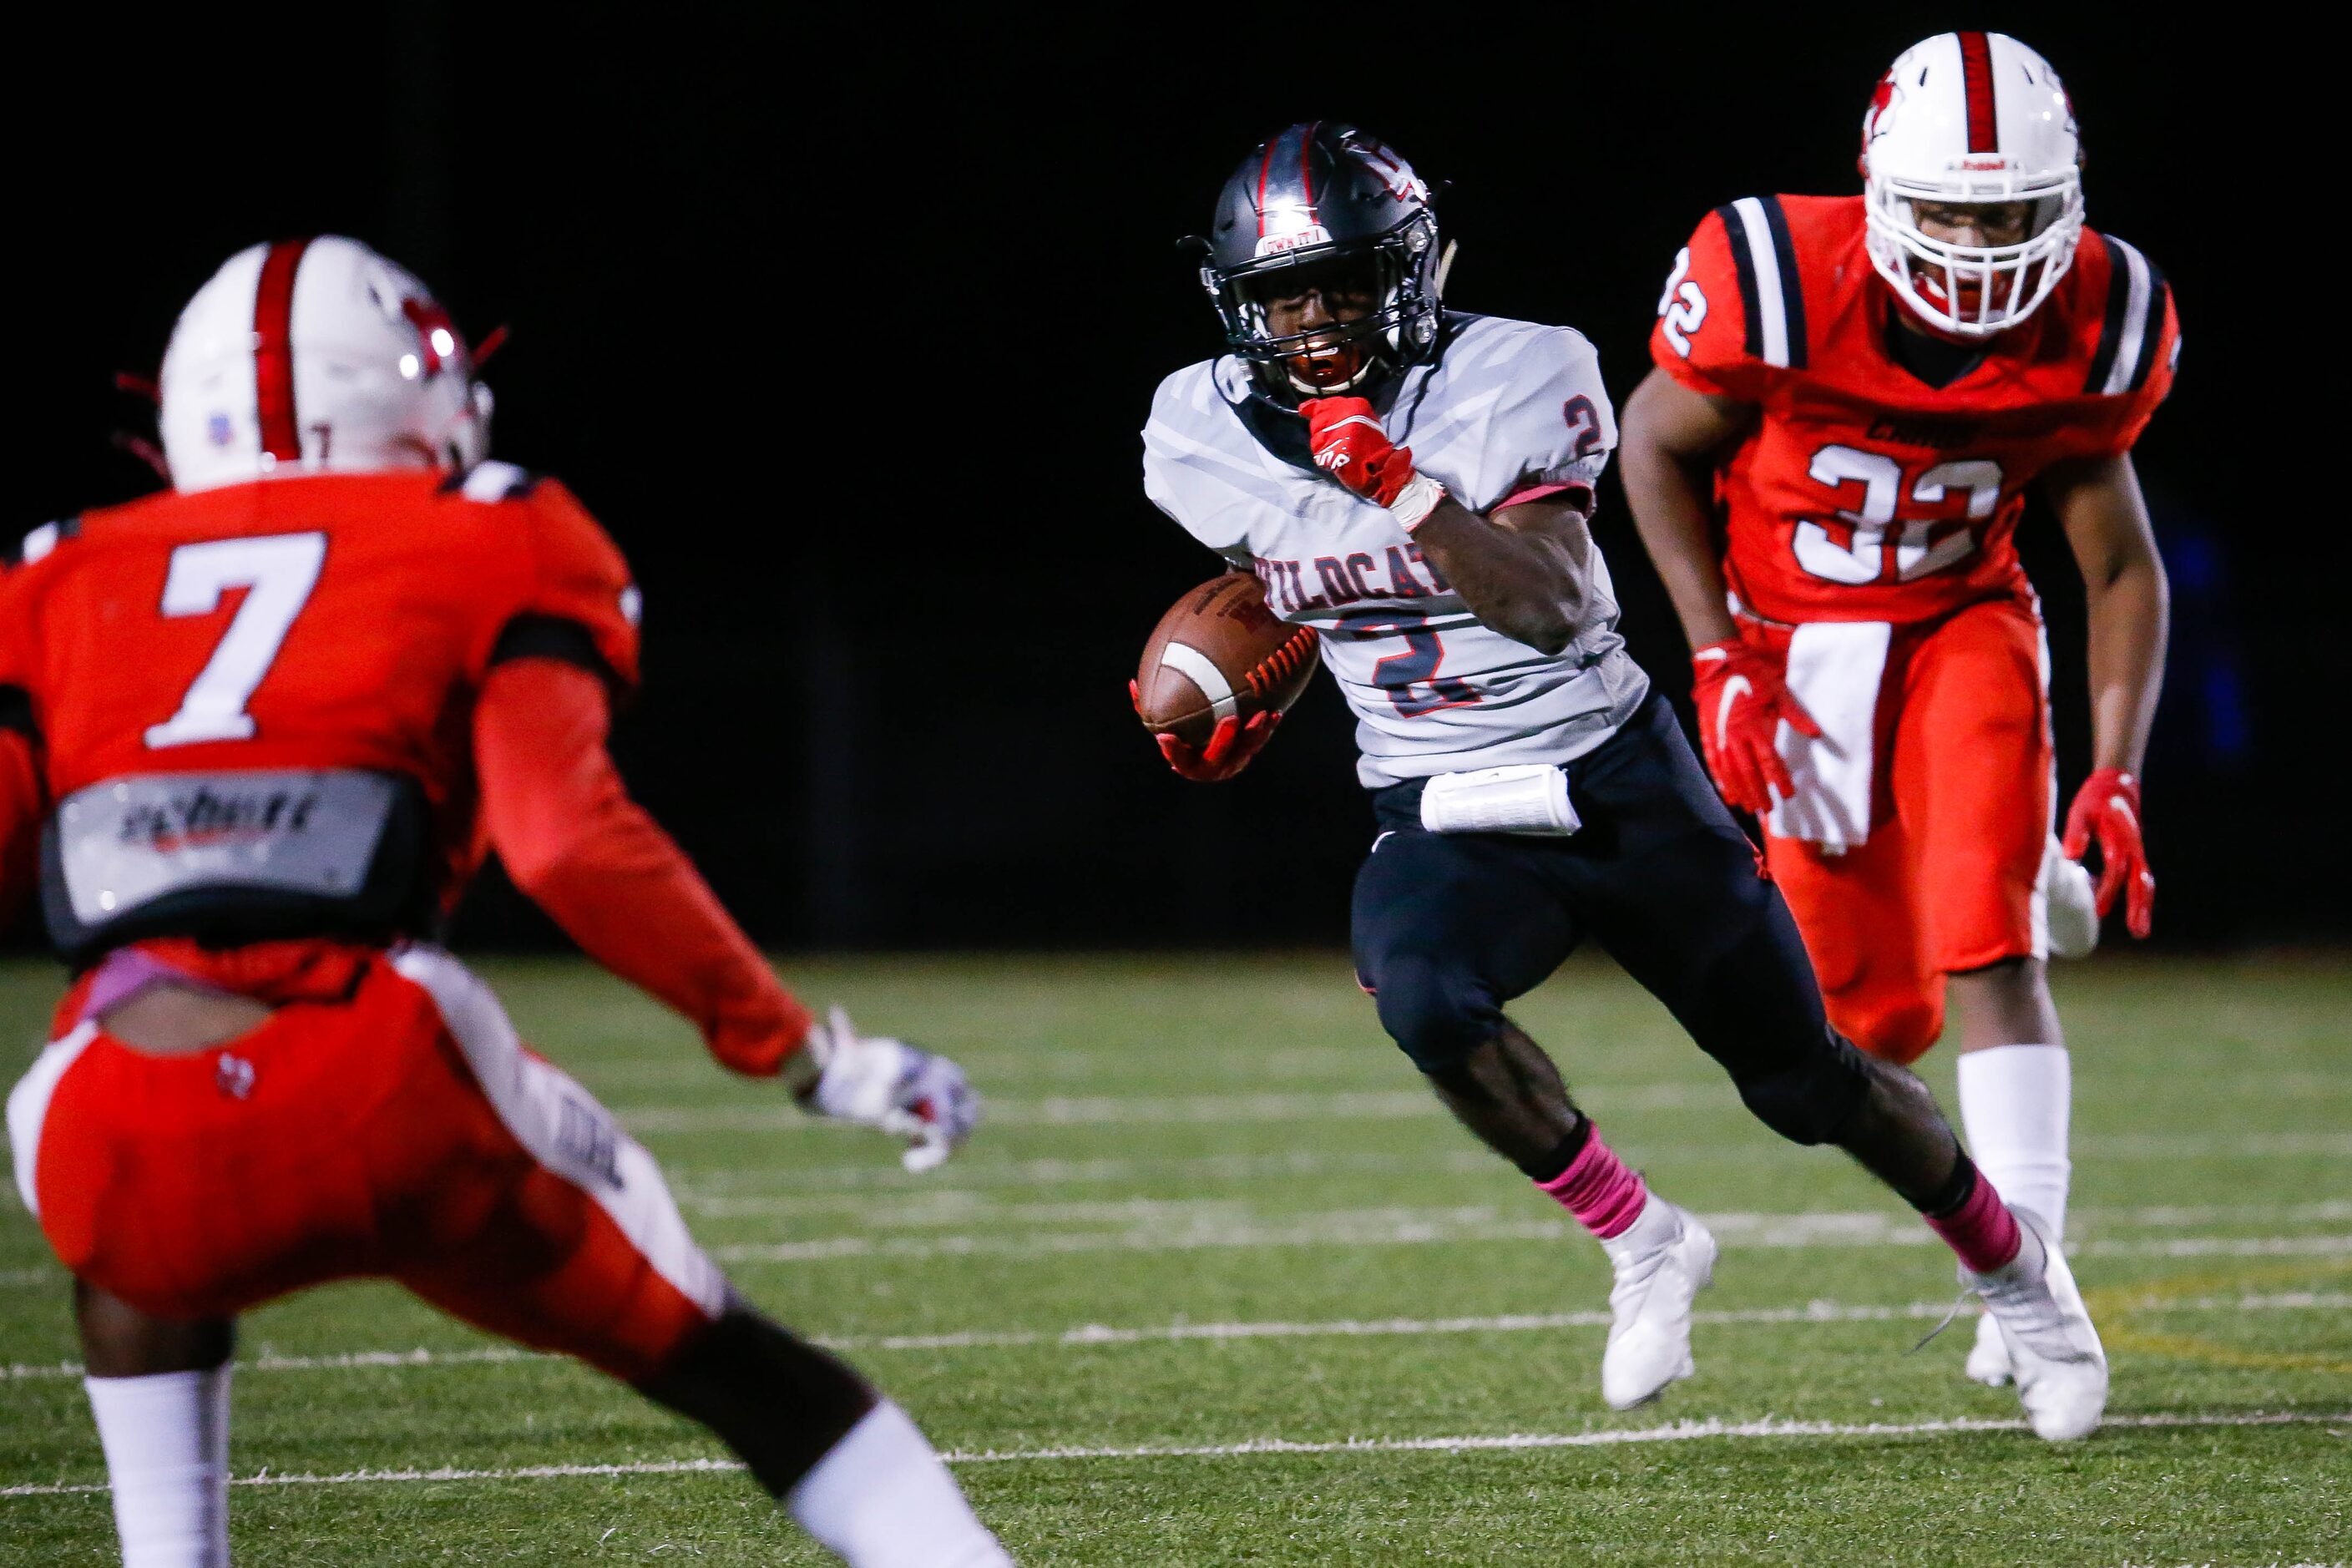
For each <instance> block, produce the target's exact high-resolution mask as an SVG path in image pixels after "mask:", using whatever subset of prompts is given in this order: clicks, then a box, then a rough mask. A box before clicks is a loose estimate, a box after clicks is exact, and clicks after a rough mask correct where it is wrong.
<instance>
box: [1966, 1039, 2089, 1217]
mask: <svg viewBox="0 0 2352 1568" xmlns="http://www.w3.org/2000/svg"><path fill="white" fill-rule="evenodd" d="M1958 1072H1959V1079H1960V1121H1962V1123H1963V1124H1964V1125H1965V1126H1966V1127H1967V1129H1968V1134H1969V1155H1970V1157H1971V1158H1973V1159H1974V1160H1975V1161H1976V1163H1977V1168H1978V1169H1979V1170H1980V1171H1982V1172H1983V1173H1985V1174H1986V1175H1987V1176H1988V1177H1990V1179H1991V1181H1992V1184H1993V1187H1994V1188H1995V1190H1997V1191H1998V1192H1999V1193H2000V1195H2001V1197H2002V1198H2003V1199H2005V1200H2007V1201H2008V1202H2010V1203H2012V1204H2015V1205H2017V1206H2018V1207H2020V1208H2026V1209H2032V1211H2033V1212H2034V1213H2035V1214H2036V1215H2040V1216H2041V1217H2042V1219H2044V1220H2046V1221H2048V1222H2049V1225H2050V1237H2051V1239H2052V1240H2053V1241H2058V1240H2063V1238H2064V1237H2065V1234H2066V1186H2067V1181H2068V1178H2069V1177H2070V1176H2071V1175H2072V1173H2073V1172H2074V1163H2073V1162H2072V1161H2070V1160H2069V1159H2068V1158H2067V1157H2066V1123H2067V1118H2068V1115H2069V1113H2070V1111H2071V1109H2072V1106H2073V1101H2074V1067H2073V1064H2072V1063H2071V1062H2070V1061H2069V1060H2068V1058H2067V1056H2066V1047H2063V1046H1994V1047H1991V1048H1990V1049H1989V1050H1981V1051H1963V1052H1961V1053H1960V1060H1959V1067H1958Z"/></svg>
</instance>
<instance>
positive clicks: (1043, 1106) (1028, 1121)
mask: <svg viewBox="0 0 2352 1568" xmlns="http://www.w3.org/2000/svg"><path fill="white" fill-rule="evenodd" d="M1578 1093H1579V1094H1580V1097H1582V1098H1583V1099H1585V1100H1589V1101H1590V1102H1591V1105H1592V1106H1593V1108H1594V1110H1595V1111H1596V1113H1597V1114H1601V1115H1604V1116H1605V1115H1609V1114H1611V1113H1613V1112H1615V1111H1619V1110H1737V1109H1738V1105H1739V1100H1738V1096H1737V1095H1736V1094H1734V1093H1733V1092H1732V1090H1731V1089H1730V1086H1729V1085H1727V1084H1726V1085H1714V1084H1685V1083H1633V1084H1621V1085H1617V1086H1614V1087H1612V1086H1609V1085H1605V1084H1604V1085H1598V1086H1591V1087H1580V1089H1579V1090H1578ZM613 1113H614V1115H615V1116H617V1117H619V1118H620V1119H621V1124H622V1125H623V1126H625V1127H626V1128H628V1130H629V1131H632V1132H637V1133H646V1132H654V1133H661V1132H722V1131H725V1132H767V1131H777V1130H780V1129H786V1128H798V1127H810V1126H822V1125H824V1123H822V1122H817V1121H813V1119H812V1118H810V1117H808V1116H807V1115H805V1114H804V1113H803V1112H802V1111H800V1110H796V1109H795V1108H793V1106H791V1105H788V1104H782V1103H776V1102H770V1103H764V1104H763V1103H756V1102H753V1103H745V1104H740V1105H637V1106H629V1105H617V1106H614V1108H613ZM1444 1115H1445V1110H1444V1107H1443V1106H1441V1105H1439V1104H1438V1102H1437V1100H1436V1098H1435V1097H1434V1096H1433V1095H1431V1094H1429V1093H1428V1092H1426V1091H1425V1090H1422V1089H1337V1090H1329V1091H1326V1092H1322V1093H1295V1094H1187V1095H1138V1096H1126V1095H1104V1094H1092V1095H1058V1094H1057V1095H1044V1096H1038V1097H1034V1098H1032V1097H1007V1098H1003V1099H999V1098H997V1097H994V1096H991V1097H990V1098H989V1100H988V1104H987V1110H986V1113H985V1121H986V1122H987V1123H988V1124H990V1125H992V1126H998V1127H1097V1126H1126V1125H1130V1124H1134V1123H1139V1122H1178V1123H1184V1124H1191V1123H1195V1122H1199V1123H1214V1122H1232V1121H1297V1122H1306V1123H1314V1122H1325V1121H1418V1120H1421V1119H1423V1118H1427V1119H1431V1120H1443V1119H1444Z"/></svg>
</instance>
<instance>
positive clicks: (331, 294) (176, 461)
mask: <svg viewBox="0 0 2352 1568" xmlns="http://www.w3.org/2000/svg"><path fill="white" fill-rule="evenodd" d="M157 379H158V387H159V390H160V392H161V393H162V401H163V419H162V424H163V455H164V458H166V460H167V461H168V462H169V463H170V465H171V470H172V483H173V488H175V489H182V490H201V489H212V488H214V487H215V486H217V485H228V484H236V483H238V482H240V481H243V480H246V479H260V478H263V477H265V476H267V475H270V474H283V473H320V472H338V473H343V472H355V471H365V470H369V469H377V468H456V469H459V470H463V469H466V468H472V467H473V466H474V465H475V464H476V463H478V462H480V461H481V460H482V458H484V457H485V456H486V455H487V454H488V450H489V444H490V391H489V388H488V387H487V386H485V385H483V384H481V383H480V382H478V381H476V380H475V379H474V356H473V351H472V350H471V349H469V348H467V344H466V340H465V339H464V338H463V337H462V336H460V335H459V334H458V331H457V327H456V326H455V325H454V324H453V323H452V322H451V321H450V320H449V314H448V312H447V311H446V310H443V309H442V308H441V306H440V305H439V303H438V302H437V301H436V300H434V298H433V294H432V291H431V290H430V289H426V288H425V285H424V284H423V283H422V282H420V281H418V279H416V277H415V274H413V273H411V272H409V271H408V270H407V269H406V268H403V267H401V266H400V265H399V264H397V263H396V262H393V261H390V260H387V259H386V258H383V257H382V256H379V255H377V254H376V253H375V252H374V251H373V250H371V249H369V248H368V247H366V246H364V245H362V244H360V243H359V241H357V240H354V239H343V238H341V237H337V236H333V235H322V236H320V237H318V238H316V239H307V240H306V239H293V240H279V241H278V242H276V243H274V244H267V245H257V246H254V247H251V248H249V249H246V250H240V251H238V252H237V253H236V255H235V256H232V257H230V258H228V261H227V262H226V265H224V266H223V267H222V268H221V269H220V270H219V271H218V272H216V273H215V274H214V275H213V278H212V281H210V282H208V283H206V284H205V286H204V287H203V288H202V289H197V290H196V297H195V298H194V299H193V300H189V301H188V307H187V309H186V310H183V311H181V312H180V321H179V325H177V326H176V327H174V328H173V331H172V342H171V346H170V347H169V348H167V349H166V350H165V351H164V353H163V374H162V375H161V376H160V377H158V378H157Z"/></svg>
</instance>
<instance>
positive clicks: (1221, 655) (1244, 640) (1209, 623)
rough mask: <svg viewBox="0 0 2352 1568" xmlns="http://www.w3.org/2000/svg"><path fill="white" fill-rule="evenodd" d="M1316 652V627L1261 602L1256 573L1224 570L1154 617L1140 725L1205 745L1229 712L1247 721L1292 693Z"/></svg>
mask: <svg viewBox="0 0 2352 1568" xmlns="http://www.w3.org/2000/svg"><path fill="white" fill-rule="evenodd" d="M1319 658H1321V650H1320V649H1319V648H1318V647H1317V646H1316V641H1315V632H1314V629H1313V628H1312V627H1309V626H1292V625H1290V624H1289V623H1288V622H1286V621H1285V620H1283V619H1282V618H1281V617H1280V616H1276V614H1275V613H1274V612H1273V611H1272V610H1271V609H1268V608H1267V607H1266V603H1265V590H1264V589H1263V588H1261V587H1259V586H1258V581H1257V579H1256V578H1255V577H1252V576H1248V575H1245V574H1242V573H1239V572H1228V573H1227V574H1224V575H1223V576H1222V577H1214V578H1212V579H1210V580H1209V581H1208V582H1206V583H1203V584H1201V585H1200V586H1199V587H1197V588H1195V589H1193V590H1192V592H1191V593H1189V594H1187V595H1184V596H1183V597H1182V598H1181V599H1179V600H1177V601H1176V603H1175V604H1174V605H1172V606H1171V608H1170V609H1169V611H1168V613H1167V614H1166V615H1164V616H1160V624H1159V625H1158V626H1155V627H1153V628H1152V632H1151V640H1150V642H1148V643H1145V644H1144V645H1143V664H1142V666H1141V668H1139V669H1137V671H1136V673H1135V684H1136V691H1137V699H1136V705H1137V708H1138V710H1139V713H1140V716H1141V718H1142V720H1143V727H1144V728H1145V729H1147V730H1149V731H1151V732H1152V733H1154V734H1159V733H1161V732H1162V731H1170V732H1173V733H1174V735H1175V736H1176V738H1177V739H1178V740H1180V741H1182V742H1184V743H1185V744H1186V745H1188V746H1202V745H1206V744H1207V743H1208V741H1209V737H1210V735H1211V734H1213V732H1214V731H1215V730H1216V727H1217V721H1218V720H1220V719H1222V718H1223V717H1224V716H1225V715H1227V714H1229V713H1230V714H1232V715H1234V717H1236V718H1239V719H1243V720H1247V719H1248V718H1250V717H1251V716H1252V715H1253V714H1256V713H1262V712H1265V710H1268V709H1271V710H1274V711H1275V712H1276V713H1279V712H1281V711H1283V710H1285V709H1286V708H1288V707H1289V706H1290V705H1291V704H1292V703H1294V702H1296V701H1297V700H1298V694H1299V693H1300V692H1302V691H1304V690H1306V689H1307V680H1308V679H1310V678H1312V677H1313V675H1314V674H1315V666H1316V663H1317V661H1318V659H1319Z"/></svg>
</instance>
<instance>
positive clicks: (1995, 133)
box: [1960, 33, 2000, 153]
mask: <svg viewBox="0 0 2352 1568" xmlns="http://www.w3.org/2000/svg"><path fill="white" fill-rule="evenodd" d="M1960 80H1961V85H1962V86H1964V87H1965V88H1966V89H1968V97H1969V152H1971V153H1998V152H2000V121H1999V119H1998V118H1997V117H1996V116H1995V115H1994V113H1993V99H1992V43H1991V41H1990V39H1988V38H1987V37H1985V36H1984V35H1983V34H1982V33H1962V34H1961V35H1960Z"/></svg>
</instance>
